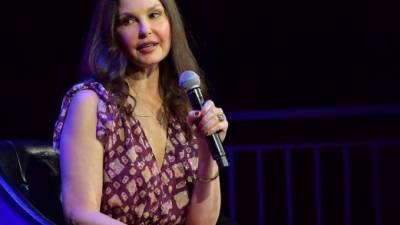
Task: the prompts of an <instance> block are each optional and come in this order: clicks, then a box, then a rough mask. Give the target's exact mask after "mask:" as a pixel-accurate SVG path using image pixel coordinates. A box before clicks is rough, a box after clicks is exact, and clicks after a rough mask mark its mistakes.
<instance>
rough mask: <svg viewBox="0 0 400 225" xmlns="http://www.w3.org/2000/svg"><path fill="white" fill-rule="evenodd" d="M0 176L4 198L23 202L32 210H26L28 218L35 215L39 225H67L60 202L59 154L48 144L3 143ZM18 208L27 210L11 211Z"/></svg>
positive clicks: (33, 142) (40, 142)
mask: <svg viewBox="0 0 400 225" xmlns="http://www.w3.org/2000/svg"><path fill="white" fill-rule="evenodd" d="M0 176H1V179H2V180H4V181H6V184H2V183H1V182H0V186H1V187H2V191H3V193H2V194H3V195H10V196H11V197H12V199H14V201H16V202H18V201H19V200H18V199H20V200H21V201H22V203H23V204H25V206H27V207H29V209H26V210H25V211H26V213H27V215H28V216H29V215H30V214H32V212H33V213H35V214H37V215H39V216H41V217H42V218H41V219H42V220H41V221H37V222H38V223H39V224H46V223H47V224H65V223H64V218H63V214H62V207H61V202H60V198H59V196H60V195H59V193H60V175H59V160H58V154H57V152H56V151H55V150H54V149H53V148H52V147H51V144H50V143H49V142H45V141H27V140H24V141H22V140H20V141H0ZM1 184H2V185H1ZM7 185H9V187H10V188H8V189H7ZM11 192H14V193H11ZM12 195H14V196H12ZM16 198H18V199H16ZM18 205H19V207H22V208H24V206H21V204H12V205H10V207H15V206H18ZM29 210H30V211H29ZM25 211H23V212H25ZM28 211H29V212H28ZM25 217H26V215H25ZM43 221H44V222H43Z"/></svg>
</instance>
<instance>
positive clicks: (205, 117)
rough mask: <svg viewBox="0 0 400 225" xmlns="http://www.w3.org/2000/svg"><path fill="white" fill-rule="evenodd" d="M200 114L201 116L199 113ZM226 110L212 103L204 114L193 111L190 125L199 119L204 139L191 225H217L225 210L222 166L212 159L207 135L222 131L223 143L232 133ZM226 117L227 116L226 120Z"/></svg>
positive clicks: (190, 219) (189, 217) (200, 147)
mask: <svg viewBox="0 0 400 225" xmlns="http://www.w3.org/2000/svg"><path fill="white" fill-rule="evenodd" d="M196 112H199V113H196ZM221 113H223V112H222V109H220V108H217V107H215V105H214V103H213V102H212V101H210V100H209V101H207V102H206V103H205V104H204V105H203V107H202V110H201V111H190V112H189V115H188V122H189V124H190V125H191V124H193V123H194V122H195V121H197V120H199V123H198V126H197V128H196V130H195V131H194V132H195V134H196V136H197V137H198V138H199V139H200V144H199V145H200V146H199V152H198V157H199V164H198V173H197V177H198V179H197V180H196V182H195V185H194V189H193V193H192V197H191V200H190V205H189V212H188V217H187V220H186V224H187V225H215V224H216V222H217V219H218V216H219V211H220V208H221V189H220V181H219V177H217V178H216V179H212V180H211V178H214V177H215V176H216V175H218V165H217V163H216V162H215V161H214V159H213V158H212V156H211V154H210V150H209V147H208V144H207V141H206V139H205V136H208V135H211V134H213V133H216V132H218V135H219V137H220V139H221V141H223V140H224V139H225V136H226V132H227V130H228V122H227V121H226V119H221V118H220V119H219V118H218V114H221ZM223 118H225V117H223Z"/></svg>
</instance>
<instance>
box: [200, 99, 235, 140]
mask: <svg viewBox="0 0 400 225" xmlns="http://www.w3.org/2000/svg"><path fill="white" fill-rule="evenodd" d="M201 114H202V115H203V116H202V118H201V120H200V122H199V124H198V125H199V129H200V130H201V131H202V133H203V134H204V135H206V136H208V135H211V134H213V133H217V132H222V133H223V134H222V135H220V136H223V137H225V133H226V131H227V129H228V121H227V120H226V118H225V115H224V112H223V110H222V109H221V108H218V107H216V106H215V105H214V102H213V101H211V100H208V101H206V102H205V104H204V105H203V107H202V110H201Z"/></svg>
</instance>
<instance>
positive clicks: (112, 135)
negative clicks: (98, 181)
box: [54, 82, 198, 225]
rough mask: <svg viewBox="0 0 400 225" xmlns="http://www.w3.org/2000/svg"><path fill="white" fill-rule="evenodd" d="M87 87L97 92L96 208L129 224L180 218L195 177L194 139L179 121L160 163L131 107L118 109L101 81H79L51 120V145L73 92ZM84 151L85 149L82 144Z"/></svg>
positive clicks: (56, 142) (56, 139)
mask: <svg viewBox="0 0 400 225" xmlns="http://www.w3.org/2000/svg"><path fill="white" fill-rule="evenodd" d="M80 90H92V91H94V92H96V93H97V95H98V97H99V102H98V108H97V128H96V132H97V134H96V136H97V139H98V140H99V141H100V142H101V143H102V145H103V147H104V165H103V168H104V176H103V193H102V201H101V212H102V213H104V214H106V215H109V216H110V217H113V218H115V219H118V220H119V221H121V222H123V223H126V224H131V225H139V224H140V225H144V224H160V225H164V224H168V225H170V224H171V225H172V224H183V223H184V221H185V218H186V214H187V208H188V205H189V199H190V195H191V194H190V192H191V189H192V187H193V181H194V179H196V170H197V164H198V158H197V148H198V143H197V141H198V139H196V138H195V137H194V138H193V140H192V141H190V142H188V141H187V140H186V139H185V136H184V133H183V130H182V128H181V125H180V124H179V123H178V122H177V120H176V119H171V120H170V121H169V123H168V127H167V135H168V138H167V146H166V149H165V156H164V160H163V163H162V167H161V169H159V167H158V166H157V161H156V159H155V156H154V154H153V152H152V150H151V147H150V145H149V142H148V140H147V139H146V136H145V134H144V132H143V129H142V127H141V126H140V122H139V121H138V120H137V119H135V117H133V109H132V107H126V108H125V109H124V110H118V108H117V105H116V104H115V103H113V102H112V101H111V99H112V98H111V93H110V92H108V91H107V90H106V89H105V88H104V87H103V86H102V85H101V84H100V83H97V82H87V83H79V84H77V85H75V86H74V87H72V88H71V89H70V90H69V91H68V92H67V94H66V95H65V97H64V100H63V103H62V107H61V113H60V116H59V118H58V120H57V122H56V125H55V131H54V148H55V149H59V147H60V146H59V144H60V134H61V131H62V128H63V124H64V121H65V116H66V113H67V110H68V108H69V105H70V103H71V100H72V97H73V96H74V95H75V94H76V93H77V92H78V91H80ZM82 151H84V149H82Z"/></svg>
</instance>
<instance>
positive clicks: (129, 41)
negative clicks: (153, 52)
mask: <svg viewBox="0 0 400 225" xmlns="http://www.w3.org/2000/svg"><path fill="white" fill-rule="evenodd" d="M134 33H135V32H134V31H132V30H130V29H125V30H123V31H121V32H119V33H118V34H119V38H120V40H121V43H122V44H123V46H125V47H131V46H133V45H134V44H135V39H134V38H133V37H134V35H135V34H134Z"/></svg>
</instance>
